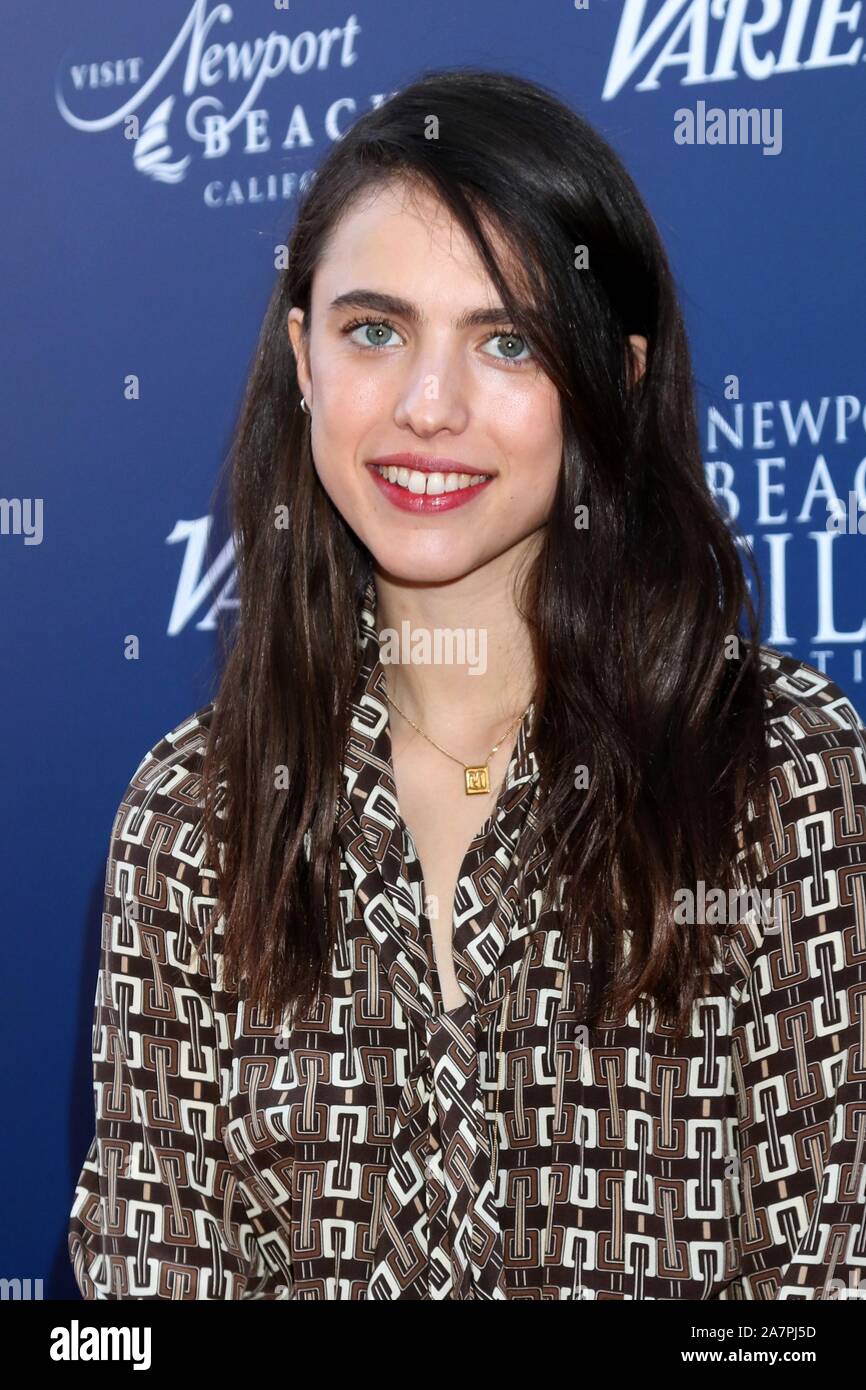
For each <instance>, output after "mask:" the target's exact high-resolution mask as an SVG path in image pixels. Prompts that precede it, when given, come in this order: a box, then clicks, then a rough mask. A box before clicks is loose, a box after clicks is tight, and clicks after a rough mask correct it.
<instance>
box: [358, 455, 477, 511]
mask: <svg viewBox="0 0 866 1390" xmlns="http://www.w3.org/2000/svg"><path fill="white" fill-rule="evenodd" d="M367 467H368V470H369V473H370V477H371V478H372V479H373V482H374V483H375V484H376V486H377V487H378V489H379V491H380V492H381V493H382V495H383V496H384V497H385V498H387V500H388V501H389V502H390V503H392V505H393V506H395V507H398V508H399V509H400V510H401V511H405V512H420V513H421V514H422V515H432V514H435V513H436V512H448V511H452V510H453V508H454V507H462V506H465V505H466V503H468V502H471V501H472V500H473V499H474V498H475V497H476V496H477V494H478V493H481V492H484V491H485V489H486V488H487V487H489V485H490V483H491V482H492V481H493V477H494V476H495V475H492V474H487V475H486V476H484V470H483V469H482V468H475V467H474V466H473V465H472V464H469V463H461V462H460V461H459V459H450V458H443V457H441V456H435V457H434V456H431V455H430V454H411V453H403V454H386V455H383V456H382V457H381V458H376V459H370V460H369V463H368V465H367ZM380 468H406V469H409V471H410V472H416V473H442V474H444V475H445V478H446V479H447V477H448V474H449V473H451V474H454V473H469V474H473V475H474V474H477V475H480V476H483V477H484V481H483V482H480V483H471V484H469V485H468V486H465V487H458V488H453V489H452V490H451V491H449V492H437V493H430V494H428V493H426V492H410V490H409V488H408V487H402V486H401V485H400V484H399V483H392V482H391V481H390V480H389V479H388V478H385V477H383V476H382V474H381V473H380V472H379V469H380Z"/></svg>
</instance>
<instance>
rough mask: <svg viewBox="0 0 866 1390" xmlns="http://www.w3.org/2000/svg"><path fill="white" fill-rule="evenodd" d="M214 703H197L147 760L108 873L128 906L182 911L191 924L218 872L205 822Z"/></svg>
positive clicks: (119, 814)
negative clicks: (205, 772) (205, 775)
mask: <svg viewBox="0 0 866 1390" xmlns="http://www.w3.org/2000/svg"><path fill="white" fill-rule="evenodd" d="M213 710H214V702H213V701H211V702H210V703H209V704H207V705H204V706H202V707H201V708H200V709H198V710H195V711H194V712H193V713H192V714H190V715H188V716H187V717H186V718H185V719H183V720H182V721H181V722H180V723H179V724H176V725H175V726H174V728H172V729H170V730H169V731H168V732H167V733H165V734H163V735H162V736H161V737H160V738H158V739H157V740H156V742H155V743H153V744H152V745H151V747H150V748H148V749H147V751H146V752H145V753H144V755H143V756H142V757H141V758H140V759H139V761H138V764H137V766H136V768H135V771H134V772H133V774H132V776H131V777H130V779H129V782H128V784H127V786H126V789H125V791H124V792H123V795H122V797H121V799H120V803H119V805H118V806H117V810H116V812H115V816H114V824H113V826H112V831H111V844H110V853H109V863H108V872H107V876H106V891H107V892H109V893H112V894H114V895H115V896H116V897H117V898H118V899H122V900H123V901H125V903H126V904H127V905H129V906H131V905H132V904H133V903H135V904H136V905H137V906H138V907H139V908H146V909H147V910H148V912H149V913H150V914H158V913H160V912H170V913H174V914H177V913H180V914H181V916H182V917H183V919H184V920H185V921H186V922H188V923H189V924H190V925H193V924H194V921H195V918H196V917H197V916H198V915H199V914H198V912H197V910H196V904H197V902H198V901H199V900H200V899H201V898H202V896H204V897H205V898H207V897H209V896H210V889H211V885H210V884H209V883H206V882H205V880H211V879H213V878H214V877H215V875H214V872H213V866H212V865H211V864H210V862H209V860H208V856H207V853H206V846H205V840H204V834H203V825H202V820H203V809H204V807H203V795H202V772H203V768H204V759H205V754H206V752H207V747H208V739H209V733H210V726H211V718H212V714H213ZM151 920H153V918H151Z"/></svg>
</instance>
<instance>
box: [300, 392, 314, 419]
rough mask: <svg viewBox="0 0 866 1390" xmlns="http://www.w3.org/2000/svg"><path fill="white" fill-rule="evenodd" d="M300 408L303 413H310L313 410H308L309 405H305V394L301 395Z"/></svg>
mask: <svg viewBox="0 0 866 1390" xmlns="http://www.w3.org/2000/svg"><path fill="white" fill-rule="evenodd" d="M301 410H302V411H303V412H304V414H305V415H312V413H313V412H312V411H311V410H310V407H309V406H308V405H307V401H306V397H305V396H301Z"/></svg>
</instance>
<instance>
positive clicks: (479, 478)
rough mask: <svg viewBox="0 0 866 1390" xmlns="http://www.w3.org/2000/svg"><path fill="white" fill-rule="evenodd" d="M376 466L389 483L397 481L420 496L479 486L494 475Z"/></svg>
mask: <svg viewBox="0 0 866 1390" xmlns="http://www.w3.org/2000/svg"><path fill="white" fill-rule="evenodd" d="M374 467H375V469H376V472H377V473H381V475H382V477H383V478H387V480H388V482H389V483H396V485H397V487H404V488H406V489H407V490H408V491H409V492H413V493H415V495H416V496H418V497H420V496H421V495H422V494H426V496H427V497H438V496H440V495H441V494H442V493H443V492H456V491H457V489H458V488H461V487H477V486H478V484H479V483H484V482H486V481H487V479H488V478H490V477H491V476H492V475H491V474H490V473H420V472H419V471H418V470H417V469H415V468H393V467H389V468H380V467H379V465H378V464H374Z"/></svg>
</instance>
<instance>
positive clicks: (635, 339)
mask: <svg viewBox="0 0 866 1390" xmlns="http://www.w3.org/2000/svg"><path fill="white" fill-rule="evenodd" d="M628 341H629V344H630V345H631V354H630V355H631V384H632V386H633V385H634V384H635V382H636V381H639V380H640V378H641V377H642V376H643V374H644V371H645V370H646V350H647V340H646V338H643V337H641V335H640V333H631V334H630V335H629V340H628Z"/></svg>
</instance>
